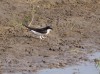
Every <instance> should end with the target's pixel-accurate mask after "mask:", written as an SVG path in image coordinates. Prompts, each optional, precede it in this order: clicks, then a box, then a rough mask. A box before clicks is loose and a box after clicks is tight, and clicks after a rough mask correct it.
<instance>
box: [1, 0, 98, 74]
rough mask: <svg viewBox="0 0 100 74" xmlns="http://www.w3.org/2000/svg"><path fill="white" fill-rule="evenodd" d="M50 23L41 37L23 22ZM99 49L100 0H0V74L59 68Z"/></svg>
mask: <svg viewBox="0 0 100 74" xmlns="http://www.w3.org/2000/svg"><path fill="white" fill-rule="evenodd" d="M32 18H33V21H32V24H31V25H30V26H31V27H44V26H46V25H50V26H52V27H53V31H52V32H51V33H50V34H49V35H48V36H47V38H46V39H43V40H40V39H38V38H37V36H35V35H34V34H32V33H30V32H29V31H27V29H26V28H25V27H24V26H22V24H29V23H30V21H31V19H32ZM95 51H98V52H99V51H100V1H99V0H0V72H1V73H0V74H3V73H4V72H6V73H10V72H12V73H16V72H23V71H36V70H39V69H44V68H54V67H56V68H59V67H64V66H66V65H73V64H76V63H77V62H79V61H80V60H84V61H87V60H88V58H87V57H86V56H87V54H89V53H92V52H95Z"/></svg>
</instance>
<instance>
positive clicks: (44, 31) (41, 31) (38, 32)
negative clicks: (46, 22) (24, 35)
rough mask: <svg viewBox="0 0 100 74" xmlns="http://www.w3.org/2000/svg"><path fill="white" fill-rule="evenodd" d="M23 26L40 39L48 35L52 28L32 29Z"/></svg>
mask: <svg viewBox="0 0 100 74" xmlns="http://www.w3.org/2000/svg"><path fill="white" fill-rule="evenodd" d="M24 26H25V27H26V28H28V29H29V31H31V32H32V33H34V34H35V35H38V36H39V38H40V39H43V38H45V37H44V36H45V35H48V34H49V33H50V31H51V30H53V28H52V27H50V26H46V27H43V28H32V27H29V26H27V25H24Z"/></svg>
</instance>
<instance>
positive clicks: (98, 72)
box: [37, 52, 100, 74]
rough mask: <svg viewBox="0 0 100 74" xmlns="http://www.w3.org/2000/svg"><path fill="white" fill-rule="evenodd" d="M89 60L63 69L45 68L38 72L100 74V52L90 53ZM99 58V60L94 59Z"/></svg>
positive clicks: (44, 73) (43, 73) (50, 73)
mask: <svg viewBox="0 0 100 74" xmlns="http://www.w3.org/2000/svg"><path fill="white" fill-rule="evenodd" d="M88 57H89V60H90V61H89V62H81V63H80V64H79V65H78V66H72V67H67V68H63V69H45V70H41V71H39V72H38V73H37V74H100V52H96V53H94V54H90V55H89V56H88ZM94 59H95V60H98V61H97V62H96V61H94Z"/></svg>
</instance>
